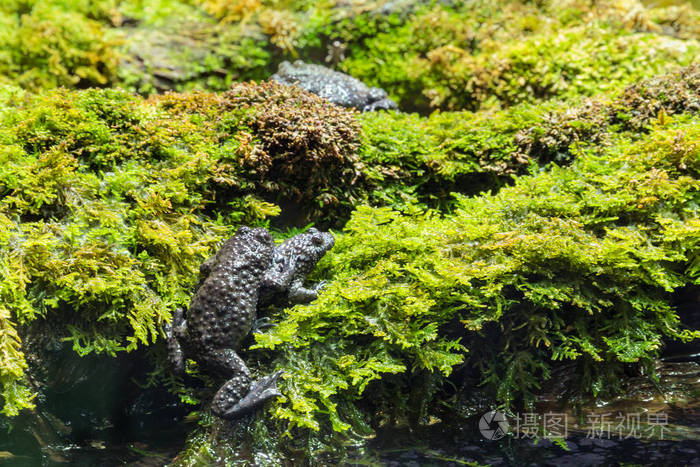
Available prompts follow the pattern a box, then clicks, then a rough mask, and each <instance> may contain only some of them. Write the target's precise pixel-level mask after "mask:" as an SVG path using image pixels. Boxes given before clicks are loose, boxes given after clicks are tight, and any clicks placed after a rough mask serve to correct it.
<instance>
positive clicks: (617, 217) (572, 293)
mask: <svg viewBox="0 0 700 467" xmlns="http://www.w3.org/2000/svg"><path fill="white" fill-rule="evenodd" d="M677 120H678V121H677V122H676V123H674V124H667V125H666V126H664V127H657V128H655V129H654V130H653V131H652V132H651V133H650V134H649V135H648V136H645V137H644V138H643V139H641V140H639V141H636V142H635V141H634V140H630V138H629V137H615V138H614V141H612V142H611V143H610V144H609V145H603V146H593V147H590V148H588V149H586V150H585V151H582V152H581V154H579V155H578V157H577V158H576V159H575V160H574V161H573V163H572V164H571V165H570V166H569V167H565V168H559V167H556V166H553V167H551V168H550V169H549V170H547V171H544V172H541V173H539V174H537V175H533V176H526V177H520V178H518V180H517V182H516V184H515V186H513V187H508V188H503V189H502V190H501V191H499V192H498V193H497V194H493V195H484V196H479V197H475V198H465V197H461V196H460V197H458V205H457V208H456V210H455V212H454V214H451V215H445V216H441V215H439V214H437V213H434V212H425V211H422V210H413V211H411V210H410V209H409V210H407V211H406V212H403V213H400V212H397V211H392V210H390V209H387V208H369V207H365V208H360V209H358V210H357V211H356V212H355V213H354V215H353V217H352V219H351V220H350V221H349V223H348V224H347V225H346V227H345V231H344V233H343V234H342V235H338V238H337V243H336V246H335V248H334V249H333V250H332V252H331V253H330V254H329V255H328V257H327V258H326V260H325V261H324V263H323V265H322V266H321V271H320V273H319V274H320V275H322V276H324V277H330V278H332V280H331V281H330V282H329V284H328V286H327V288H326V289H325V290H324V292H323V293H322V294H321V296H320V297H319V299H318V300H317V301H315V302H314V303H313V304H311V305H307V306H297V307H295V308H292V309H291V310H287V311H286V312H285V314H284V315H283V316H282V317H281V320H280V322H279V324H278V325H277V326H276V327H275V328H273V329H272V330H270V331H268V332H266V333H263V334H258V335H256V336H255V337H256V342H257V344H256V346H255V347H256V348H264V349H270V350H273V351H274V353H273V354H272V358H273V359H274V364H273V366H274V367H276V368H279V369H283V370H284V371H285V372H286V374H285V376H284V382H283V384H282V387H283V393H284V395H285V397H284V399H283V400H282V402H281V403H279V404H278V405H277V406H276V407H274V409H272V410H271V413H272V416H273V417H274V418H275V419H278V420H284V421H287V422H288V424H289V426H290V427H303V428H308V429H311V430H318V429H321V430H322V431H323V430H328V429H330V428H331V427H332V428H333V429H334V430H336V431H339V432H347V431H348V430H361V429H362V426H364V425H363V423H366V422H370V425H371V426H377V425H378V424H381V423H382V422H392V421H393V422H396V421H399V422H400V421H410V419H411V418H412V417H418V420H420V415H421V414H424V413H431V412H432V413H435V411H439V410H440V408H439V407H440V403H441V402H442V403H444V402H445V401H446V400H447V399H449V392H450V391H449V389H448V387H445V386H442V385H443V384H444V382H445V381H446V380H447V379H448V378H450V380H451V382H452V384H455V385H458V386H459V385H462V384H467V381H468V380H465V379H463V378H464V375H465V374H472V375H474V377H475V379H476V381H477V382H481V383H483V384H485V387H486V388H487V390H488V392H489V394H491V395H492V396H493V397H494V398H495V399H496V400H498V401H499V402H500V403H501V404H504V405H510V404H512V403H513V402H514V401H516V400H522V399H523V398H524V399H525V400H528V399H530V398H532V397H533V394H534V393H536V391H537V389H538V387H539V386H540V384H542V383H543V382H545V381H546V380H547V378H548V376H549V374H550V371H551V368H552V367H553V366H554V365H556V364H557V362H560V361H571V362H573V363H574V364H575V365H576V367H577V368H578V369H577V371H576V372H575V374H576V375H578V381H577V382H578V390H579V391H581V392H583V393H592V394H600V393H602V392H604V391H608V392H613V391H614V388H615V384H614V383H615V382H619V378H620V377H621V375H622V373H623V372H624V369H623V368H624V366H625V365H628V364H635V365H643V366H644V367H645V368H646V369H647V370H648V371H653V359H654V357H655V356H656V354H657V351H658V349H659V348H660V347H661V345H662V339H663V338H665V337H668V338H671V339H681V340H689V339H692V338H694V337H699V335H698V332H697V331H690V330H684V329H683V328H682V326H681V325H680V324H679V320H678V316H677V314H676V312H675V310H674V309H673V308H672V306H671V301H670V294H671V292H672V291H674V290H676V289H678V288H680V287H683V286H684V285H687V284H691V283H698V280H699V279H700V277H699V276H698V271H697V270H694V269H693V267H692V264H697V258H698V251H699V250H698V241H699V239H700V230H699V229H700V224H698V208H697V203H698V201H700V197H699V194H698V193H699V188H700V181H699V177H700V146H698V144H697V142H698V141H699V140H700V121H698V119H697V118H696V117H690V116H685V117H682V118H678V119H677ZM456 369H459V370H460V371H459V372H458V373H455V371H456ZM458 375H460V376H458ZM417 381H424V382H425V385H418V384H417V383H416V382H417ZM431 387H432V388H440V387H442V388H443V390H447V392H448V394H447V395H446V394H444V393H443V394H442V395H441V396H440V397H439V398H436V400H433V394H434V393H435V389H433V390H430V389H429V388H431ZM466 390H467V391H469V387H467V388H466ZM368 391H371V394H372V397H367V394H368ZM357 410H359V411H360V413H361V414H363V415H361V416H360V417H359V418H358V417H357V415H356V412H355V411H357ZM356 420H364V422H363V423H360V424H358V423H359V422H357V421H356Z"/></svg>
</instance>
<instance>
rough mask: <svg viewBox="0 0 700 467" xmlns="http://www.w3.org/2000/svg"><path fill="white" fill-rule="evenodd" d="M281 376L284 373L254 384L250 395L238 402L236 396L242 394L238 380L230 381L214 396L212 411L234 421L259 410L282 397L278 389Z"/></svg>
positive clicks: (251, 386)
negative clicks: (271, 400) (275, 398)
mask: <svg viewBox="0 0 700 467" xmlns="http://www.w3.org/2000/svg"><path fill="white" fill-rule="evenodd" d="M281 374H282V371H278V372H276V373H274V374H272V375H270V376H266V377H264V378H261V379H259V380H257V381H255V382H253V383H252V384H251V385H250V390H249V391H248V393H247V394H246V395H245V396H244V397H243V398H241V399H240V400H238V401H237V402H236V401H235V395H236V393H240V392H239V391H240V386H239V385H238V383H239V382H238V381H236V378H233V379H231V380H229V381H228V382H227V383H226V384H225V385H224V386H222V387H221V389H219V392H217V393H216V396H214V400H213V401H212V411H213V412H214V414H216V415H217V416H219V417H221V418H227V419H233V418H237V417H239V416H241V415H243V414H246V413H248V412H251V411H253V410H255V409H257V408H258V407H260V406H261V405H262V404H264V403H265V402H267V401H268V400H270V399H272V398H274V397H278V396H281V395H282V394H281V393H280V392H279V390H278V389H277V379H278V378H279V377H280V375H281Z"/></svg>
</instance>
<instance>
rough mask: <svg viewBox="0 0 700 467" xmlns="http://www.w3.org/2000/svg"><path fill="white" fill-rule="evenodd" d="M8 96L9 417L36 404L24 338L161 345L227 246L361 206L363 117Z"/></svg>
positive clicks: (0, 381)
mask: <svg viewBox="0 0 700 467" xmlns="http://www.w3.org/2000/svg"><path fill="white" fill-rule="evenodd" d="M0 97H1V99H2V106H0V135H1V136H0V226H1V227H2V228H1V229H0V271H2V279H0V352H2V354H3V358H2V360H0V399H1V400H2V411H3V412H4V413H5V414H9V415H13V414H16V413H17V411H18V410H19V409H21V408H22V407H26V406H28V405H29V404H30V401H29V396H30V394H29V393H28V391H27V390H26V388H23V387H22V386H21V384H20V383H21V380H22V376H23V371H24V368H25V362H24V358H23V355H22V353H21V350H20V347H19V345H18V344H19V343H18V336H17V334H16V331H15V327H16V326H17V325H25V324H30V323H31V322H33V321H34V320H38V319H45V320H49V321H50V322H51V323H56V333H57V336H58V337H65V338H66V339H68V340H70V341H72V343H73V347H74V349H75V350H76V351H77V352H78V353H80V354H84V353H87V352H93V351H94V352H106V353H109V354H114V353H115V352H119V351H129V350H132V349H134V348H136V347H137V346H140V345H148V344H150V343H153V342H154V341H155V340H156V339H158V337H159V335H160V325H161V323H162V322H163V321H164V320H168V319H170V312H171V310H172V309H173V307H175V306H178V305H186V304H187V303H188V302H189V300H190V296H191V290H190V288H191V287H192V285H193V282H194V281H195V279H196V273H197V270H198V266H199V264H200V263H201V262H202V261H203V260H204V259H205V258H206V257H207V255H209V254H210V253H211V252H212V249H213V248H214V247H215V245H216V244H217V243H218V242H219V241H221V240H222V239H224V238H226V237H227V236H228V235H231V234H232V232H233V231H235V229H236V228H237V226H238V225H240V224H242V223H245V224H262V223H264V220H265V219H266V218H268V217H270V216H274V215H276V214H278V213H279V208H278V207H277V206H276V205H274V204H272V203H271V202H272V201H275V200H277V199H282V200H286V201H290V202H294V203H296V204H297V205H298V206H299V209H300V210H301V211H302V212H305V213H307V214H314V215H315V218H319V217H322V212H323V211H326V214H327V213H329V212H331V211H332V210H335V209H338V210H342V209H345V208H344V207H343V203H345V204H346V205H347V204H350V203H351V199H350V198H349V197H350V196H351V193H352V189H353V187H352V185H353V183H354V181H355V179H356V178H357V171H358V168H357V167H356V166H357V160H356V156H355V155H354V150H355V147H356V144H357V141H358V130H359V126H358V124H357V122H356V120H355V116H354V115H353V113H351V112H349V111H347V110H345V109H342V108H340V107H337V106H333V105H331V104H328V103H326V102H325V101H323V100H321V99H320V98H318V97H316V96H314V95H311V94H308V93H305V92H303V91H301V90H299V89H297V88H291V87H284V86H280V85H277V84H274V83H270V84H264V85H259V86H258V85H253V84H241V85H238V86H237V87H235V88H234V89H232V90H231V91H229V92H227V93H224V94H221V95H216V94H205V93H197V94H190V95H176V94H168V95H164V96H160V97H154V98H151V99H150V100H144V99H142V98H140V97H136V96H133V95H131V94H128V93H126V92H123V91H115V90H89V91H78V92H76V91H72V92H71V91H65V90H61V91H55V92H50V93H46V94H43V95H38V96H32V95H27V94H24V93H22V92H21V91H19V90H17V89H12V88H3V90H2V94H0ZM273 130H274V131H273Z"/></svg>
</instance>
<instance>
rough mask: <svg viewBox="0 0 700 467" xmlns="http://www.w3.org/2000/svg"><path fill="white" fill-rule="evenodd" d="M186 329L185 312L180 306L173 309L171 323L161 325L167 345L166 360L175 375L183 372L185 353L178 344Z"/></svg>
mask: <svg viewBox="0 0 700 467" xmlns="http://www.w3.org/2000/svg"><path fill="white" fill-rule="evenodd" d="M186 329H187V321H185V312H184V310H183V309H182V308H178V309H176V310H175V313H173V320H172V323H171V324H167V323H165V324H164V325H163V330H164V331H165V337H166V343H167V347H168V360H169V361H170V366H171V367H172V369H173V372H174V373H175V374H176V375H183V374H184V373H185V354H184V352H183V349H182V346H181V344H180V339H181V338H182V336H183V335H184V333H185V332H186Z"/></svg>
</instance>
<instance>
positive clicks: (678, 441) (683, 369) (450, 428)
mask: <svg viewBox="0 0 700 467" xmlns="http://www.w3.org/2000/svg"><path fill="white" fill-rule="evenodd" d="M678 360H680V361H678ZM698 360H700V358H699V356H698V355H682V356H680V357H675V358H674V357H668V358H667V359H666V360H665V361H662V362H659V365H658V368H657V370H658V372H659V374H660V381H659V383H658V384H653V383H651V382H649V381H648V379H646V378H642V377H639V378H636V379H632V381H631V383H632V384H631V388H632V389H631V390H630V391H629V392H628V394H627V395H626V396H625V397H619V398H616V399H614V400H610V401H600V400H599V401H596V402H595V403H588V404H584V405H580V406H578V407H576V408H574V407H566V406H562V405H561V404H559V403H557V402H556V399H555V397H554V395H553V394H554V392H556V391H557V390H558V388H557V387H556V385H554V384H553V385H552V386H551V388H550V389H551V391H552V394H550V395H548V394H547V393H546V392H545V393H543V394H542V397H541V401H540V402H539V403H538V404H537V405H536V406H535V407H534V408H533V410H532V412H531V413H532V414H535V416H534V418H535V419H536V420H535V423H534V424H536V425H537V426H538V430H537V431H538V434H539V435H540V436H543V434H544V432H543V431H542V430H541V429H540V428H542V427H543V425H542V424H543V417H544V416H545V414H559V415H563V416H565V419H566V438H565V446H566V448H563V447H562V446H561V445H558V444H556V443H554V442H553V441H552V440H551V439H548V438H546V437H541V438H539V439H537V440H535V439H533V438H529V437H526V436H525V435H527V434H528V433H534V432H533V431H532V430H530V431H528V430H527V429H526V428H527V426H526V425H525V424H524V423H523V424H521V423H520V422H519V421H518V420H517V419H516V417H515V415H517V414H509V416H508V421H509V425H510V429H509V432H510V433H509V434H508V435H506V436H504V437H502V438H500V439H497V440H493V441H492V440H489V439H485V438H484V436H483V435H482V433H481V432H480V430H479V421H480V418H481V414H480V413H479V414H475V415H473V416H470V417H463V416H459V415H457V414H456V413H455V415H454V418H452V419H449V420H448V419H445V420H433V421H432V423H431V424H428V425H426V426H423V427H421V428H419V429H418V430H416V431H413V432H410V431H409V430H407V429H398V428H391V429H387V430H384V431H380V432H378V433H377V436H376V437H374V438H373V439H372V440H371V441H370V442H369V443H368V446H367V448H366V449H363V451H362V454H358V455H356V456H355V457H354V458H352V459H351V460H350V461H349V462H348V464H349V465H387V466H399V465H401V466H404V465H409V466H410V465H441V466H442V465H446V466H447V465H449V466H453V465H454V466H459V465H476V464H479V465H486V464H489V465H492V466H530V465H533V466H534V465H551V466H567V465H570V466H576V467H584V466H588V465H591V466H592V465H619V464H620V463H630V464H642V465H668V466H680V465H700V397H699V396H700V362H699V361H698ZM182 413H183V412H179V413H178V412H177V411H176V410H171V411H170V412H167V411H166V412H163V413H162V414H158V415H157V416H156V417H152V418H151V419H150V420H147V421H146V422H145V423H142V424H141V425H140V426H136V427H135V428H134V429H133V430H132V432H131V435H130V436H131V438H133V439H128V438H129V435H127V436H121V437H120V436H118V435H119V434H118V433H115V432H114V429H113V427H105V428H104V429H103V430H102V431H96V432H95V433H93V436H94V439H85V440H83V441H82V442H81V443H78V444H74V445H63V446H47V447H45V448H44V449H43V450H42V451H41V452H36V451H31V450H29V449H23V447H22V446H20V445H19V442H18V445H16V446H8V445H7V444H6V443H3V442H2V440H0V466H2V467H5V466H13V467H14V466H36V465H43V466H63V465H75V466H93V465H131V466H158V465H165V464H167V463H168V462H169V461H170V460H171V459H172V458H173V457H174V456H175V455H176V454H177V453H178V452H179V451H180V450H181V449H182V448H183V446H184V442H185V438H186V435H187V433H188V432H189V431H190V430H191V429H192V428H193V426H192V425H191V424H189V423H187V422H186V421H185V419H184V418H183V417H182ZM606 414H607V416H606ZM620 414H622V415H623V417H622V418H620V417H619V416H620ZM635 414H638V416H637V415H635ZM661 414H663V416H664V418H661V419H660V418H659V417H660V415H661ZM520 415H521V420H522V421H524V420H525V414H520ZM649 416H651V417H652V418H653V420H654V421H656V422H659V421H661V422H663V423H661V424H657V425H650V424H649ZM531 418H532V417H531ZM630 420H631V421H630ZM637 420H638V421H639V423H638V424H637ZM531 421H532V420H531ZM531 425H532V424H531ZM630 430H631V431H635V433H630ZM556 434H561V433H557V432H556V431H552V430H549V435H550V436H552V435H556ZM660 434H661V435H662V436H663V439H660V437H661V436H660ZM631 435H634V436H631ZM17 439H19V440H21V438H17ZM137 440H138V441H137ZM561 444H562V445H563V444H564V443H561ZM10 452H12V453H13V454H10Z"/></svg>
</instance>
